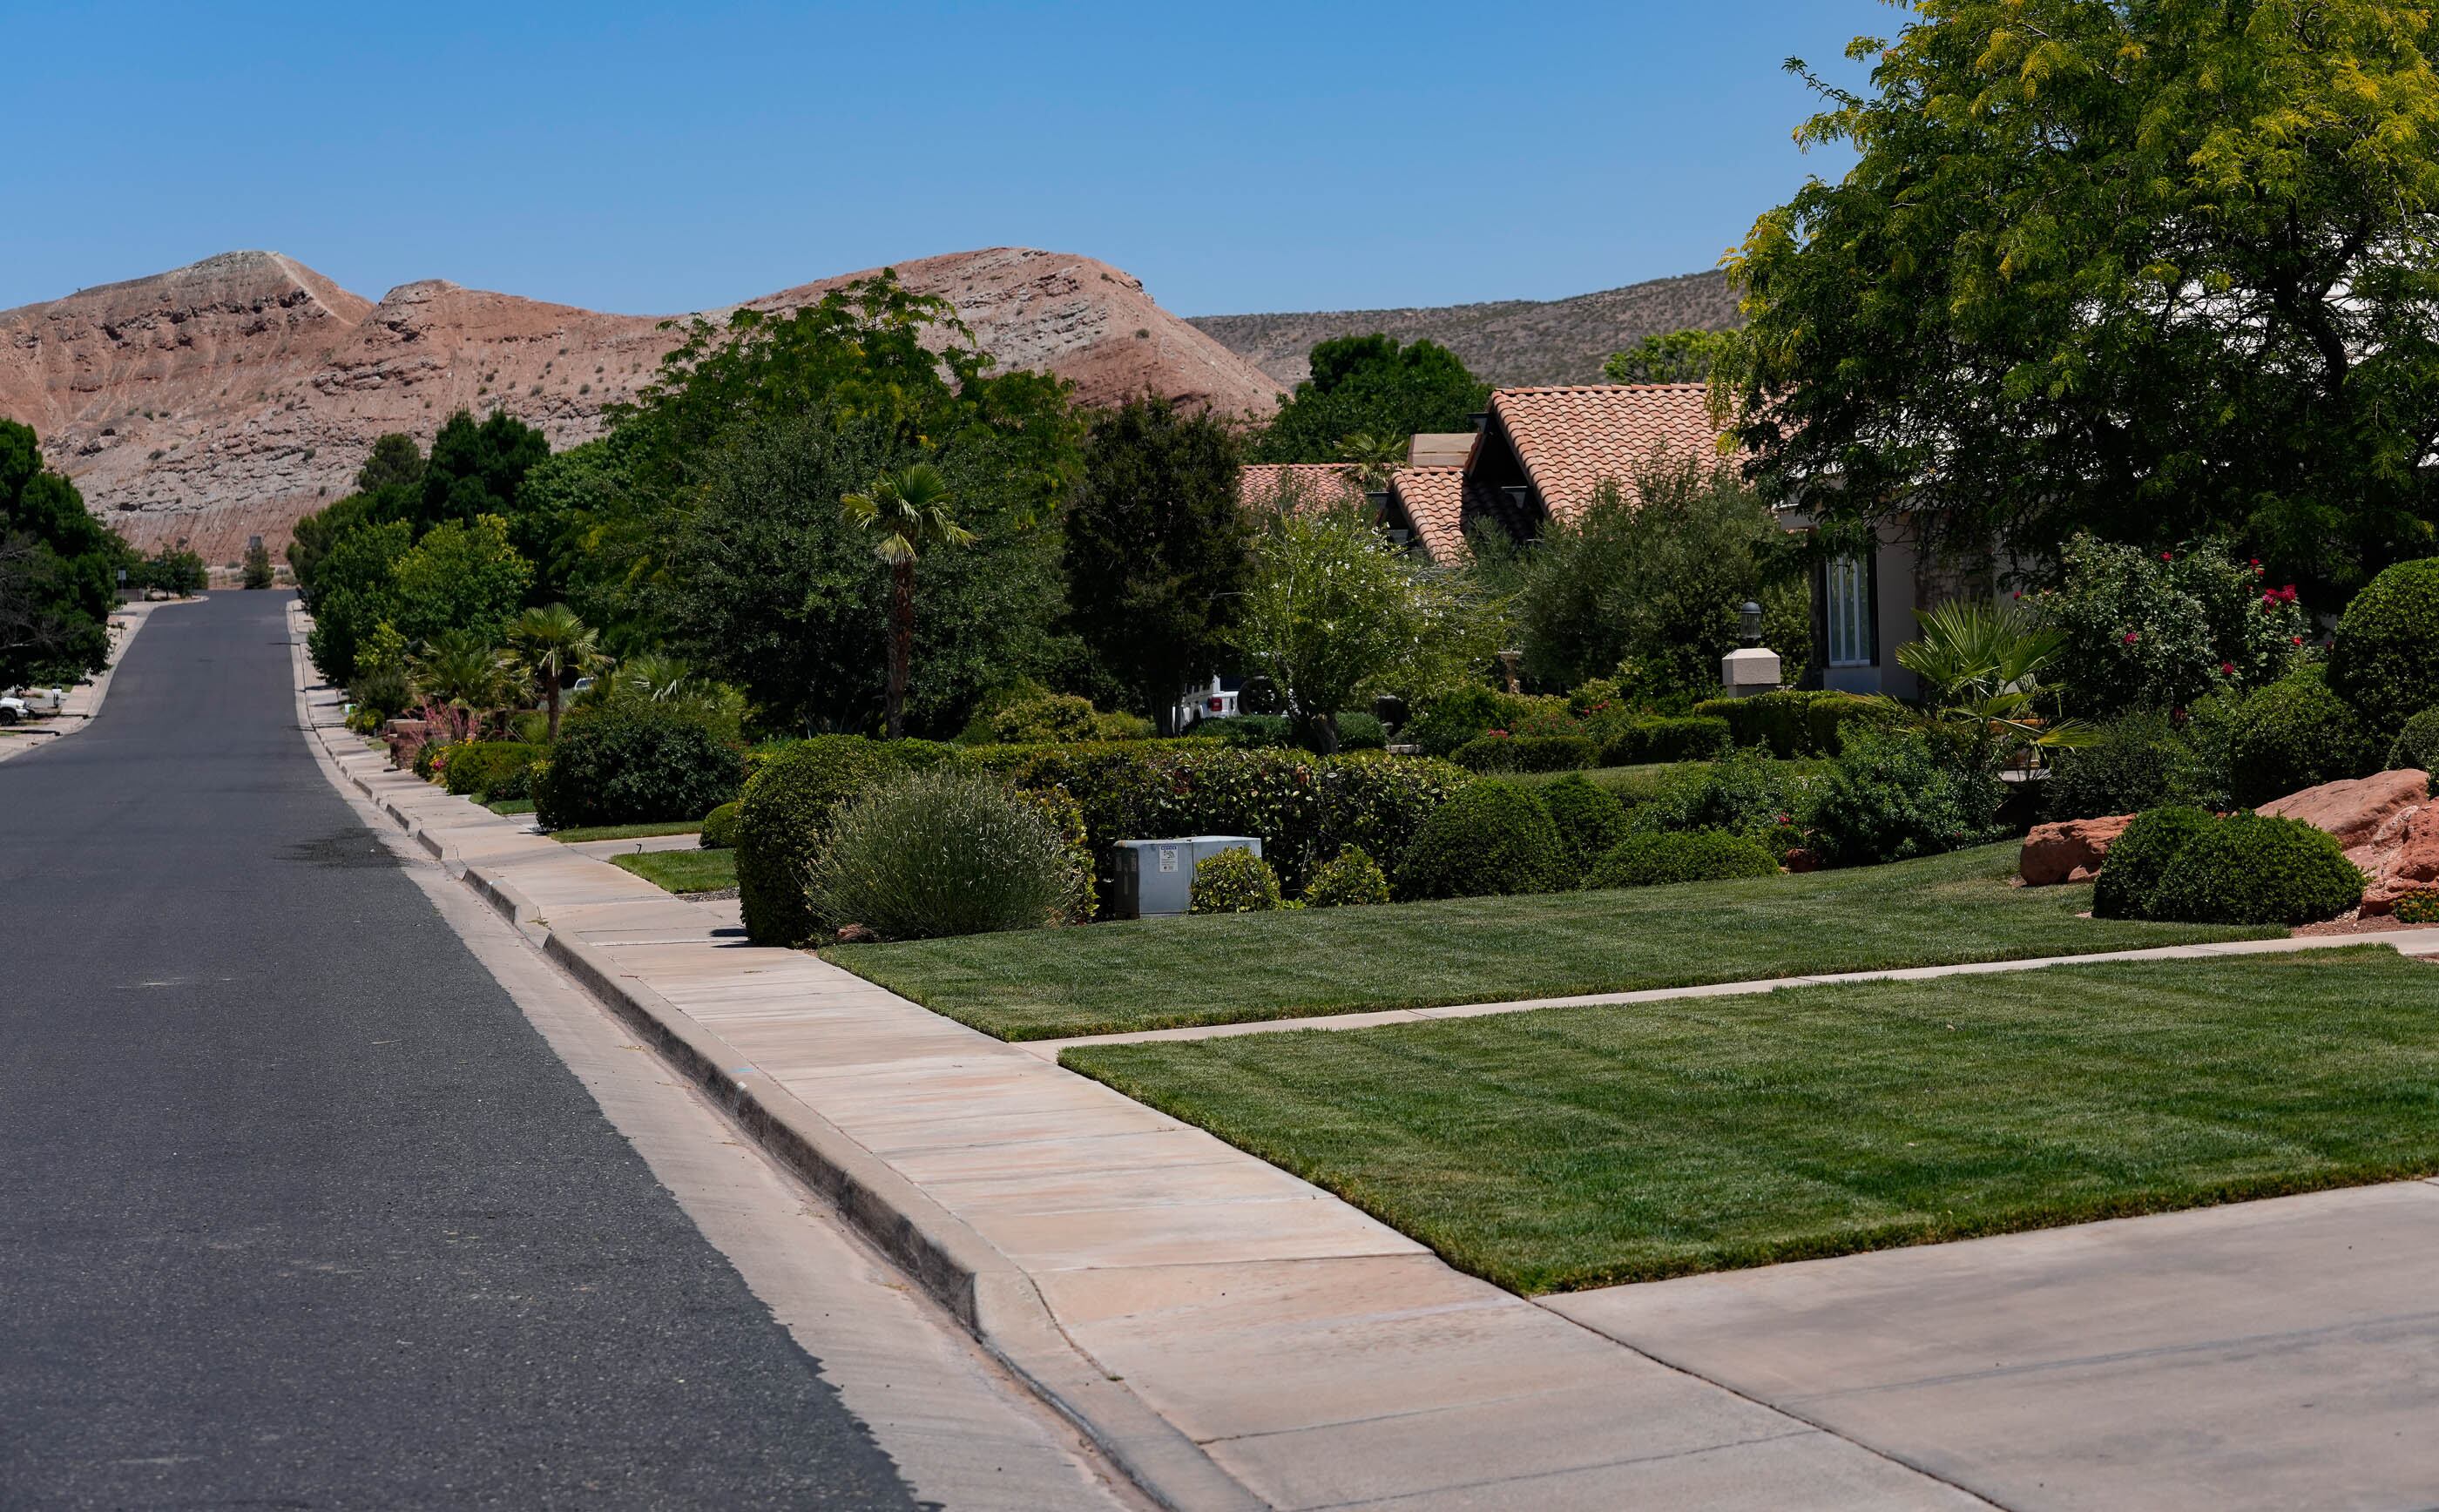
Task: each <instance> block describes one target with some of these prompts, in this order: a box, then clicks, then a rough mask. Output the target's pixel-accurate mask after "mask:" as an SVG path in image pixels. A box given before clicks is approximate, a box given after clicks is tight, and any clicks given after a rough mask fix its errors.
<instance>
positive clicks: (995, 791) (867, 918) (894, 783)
mask: <svg viewBox="0 0 2439 1512" xmlns="http://www.w3.org/2000/svg"><path fill="white" fill-rule="evenodd" d="M1076 886H1077V877H1076V872H1075V867H1074V865H1073V864H1072V863H1071V862H1070V860H1069V857H1068V853H1067V842H1066V838H1065V837H1064V836H1062V835H1061V834H1059V828H1058V827H1057V825H1055V824H1054V823H1053V822H1052V821H1051V819H1050V816H1049V815H1048V814H1046V813H1044V812H1043V811H1042V809H1041V806H1040V805H1038V804H1034V803H1031V802H1028V801H1026V800H1025V799H1024V797H1023V796H1021V795H1020V794H1017V793H1015V792H1010V791H1009V789H1008V787H1007V785H1006V783H1005V782H1003V781H1001V780H1000V779H999V778H997V777H995V776H993V775H991V774H988V773H984V772H974V771H969V770H965V769H962V768H960V767H957V766H954V765H935V766H933V767H930V768H928V769H924V770H920V771H912V772H909V771H903V770H901V771H899V772H898V773H894V774H890V775H888V776H887V777H886V778H885V779H884V780H881V781H880V782H877V783H875V784H873V785H871V786H870V787H868V788H866V789H865V790H864V791H863V792H862V793H860V794H858V795H857V796H854V797H852V798H849V799H847V800H846V801H845V802H844V803H843V804H841V805H840V806H839V807H838V809H837V811H836V812H835V813H834V814H833V815H832V816H831V817H830V820H829V823H828V827H827V833H826V835H825V839H824V844H823V846H822V849H821V853H820V855H819V857H818V858H817V859H816V860H815V862H814V863H813V865H812V867H811V871H810V876H809V877H808V878H807V879H806V899H807V905H808V907H809V909H810V912H811V914H812V915H813V916H814V918H815V919H816V920H817V921H818V922H819V923H820V924H821V925H822V926H824V927H825V928H827V929H829V930H838V929H841V928H844V927H846V926H848V925H861V926H863V928H865V929H868V930H870V931H872V932H873V933H874V934H878V935H880V936H881V938H883V939H905V940H918V939H933V938H938V937H941V936H947V935H963V934H991V933H995V932H998V931H1003V930H1029V929H1041V928H1045V927H1047V926H1050V925H1053V924H1057V923H1060V922H1063V921H1064V920H1065V919H1066V917H1067V916H1068V915H1069V913H1070V911H1071V910H1072V909H1073V907H1074V905H1075V901H1076Z"/></svg>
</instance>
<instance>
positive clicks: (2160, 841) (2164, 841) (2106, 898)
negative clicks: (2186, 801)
mask: <svg viewBox="0 0 2439 1512" xmlns="http://www.w3.org/2000/svg"><path fill="white" fill-rule="evenodd" d="M2217 823H2218V820H2217V818H2216V816H2215V815H2212V814H2209V813H2205V812H2204V811H2202V810H2201V809H2189V808H2184V807H2181V806H2179V807H2171V808H2163V809H2145V810H2144V811H2143V812H2141V813H2139V814H2136V815H2135V816H2134V822H2133V823H2132V824H2130V825H2127V827H2126V832H2125V833H2124V834H2122V835H2119V836H2118V837H2117V839H2116V841H2115V842H2114V843H2112V844H2111V845H2110V847H2109V856H2108V859H2107V860H2105V861H2103V862H2102V863H2100V877H2099V880H2098V881H2095V882H2093V883H2092V916H2093V917H2095V918H2149V917H2150V916H2151V895H2152V894H2154V893H2156V892H2158V891H2159V890H2160V879H2161V878H2162V877H2163V876H2165V875H2167V871H2168V863H2170V862H2172V861H2175V860H2176V859H2177V852H2178V851H2181V850H2182V849H2184V848H2185V842H2187V841H2189V840H2191V839H2193V838H2194V837H2195V836H2196V835H2199V834H2200V833H2201V832H2202V831H2203V830H2205V829H2208V828H2210V827H2212V826H2213V825H2216V824H2217Z"/></svg>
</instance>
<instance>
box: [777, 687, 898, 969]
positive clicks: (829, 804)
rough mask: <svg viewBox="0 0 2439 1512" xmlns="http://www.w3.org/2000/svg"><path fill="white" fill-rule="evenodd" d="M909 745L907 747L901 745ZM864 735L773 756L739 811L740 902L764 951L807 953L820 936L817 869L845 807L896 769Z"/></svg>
mask: <svg viewBox="0 0 2439 1512" xmlns="http://www.w3.org/2000/svg"><path fill="white" fill-rule="evenodd" d="M901 743H902V742H901ZM880 753H881V746H880V745H879V744H878V743H877V742H874V741H871V740H867V739H865V738H863V737H862V736H860V735H824V736H816V737H815V738H812V739H810V740H801V741H798V742H797V743H795V744H793V745H791V746H789V747H787V748H786V749H785V750H783V751H780V752H778V753H776V754H775V755H774V756H771V757H770V758H769V759H768V760H766V761H764V762H763V764H762V770H760V771H759V772H757V773H756V774H754V777H753V780H752V781H750V782H748V783H746V784H745V793H744V796H742V797H741V798H739V800H738V804H737V894H738V901H739V905H740V907H741V908H742V910H743V913H744V916H745V934H746V936H747V937H748V938H750V939H752V940H753V941H754V943H755V944H757V945H802V944H804V943H805V942H806V941H807V940H810V939H812V938H813V937H814V936H815V935H817V934H820V933H821V920H820V919H819V918H817V917H815V916H814V914H813V911H812V908H811V906H810V904H809V903H808V902H807V901H806V898H805V887H806V884H807V882H808V881H810V879H811V876H812V869H813V861H814V859H815V858H816V857H817V856H819V855H820V854H821V848H822V836H823V834H824V833H825V832H826V831H827V830H828V827H829V822H830V815H831V813H832V811H833V810H835V809H837V808H838V807H839V805H841V804H843V803H845V802H846V801H847V800H848V799H849V798H852V797H854V796H856V795H857V794H858V793H861V792H863V791H864V790H865V789H866V788H869V787H871V786H872V785H873V783H874V781H875V780H876V779H878V778H879V777H880V775H881V774H882V773H883V772H884V771H887V770H890V769H891V767H892V765H893V763H891V762H890V761H888V760H885V759H884V758H883V757H882V756H881V754H880Z"/></svg>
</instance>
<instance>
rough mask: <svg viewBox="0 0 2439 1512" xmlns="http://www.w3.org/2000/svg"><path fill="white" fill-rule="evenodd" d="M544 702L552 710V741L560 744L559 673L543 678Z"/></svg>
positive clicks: (554, 743)
mask: <svg viewBox="0 0 2439 1512" xmlns="http://www.w3.org/2000/svg"><path fill="white" fill-rule="evenodd" d="M542 697H543V704H544V706H546V707H547V708H548V709H549V710H550V743H551V744H553V745H557V744H559V674H558V673H556V672H553V673H552V674H551V675H550V676H549V677H547V678H544V679H543V695H542Z"/></svg>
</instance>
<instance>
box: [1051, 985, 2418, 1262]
mask: <svg viewBox="0 0 2439 1512" xmlns="http://www.w3.org/2000/svg"><path fill="white" fill-rule="evenodd" d="M1060 1059H1061V1063H1062V1064H1064V1065H1067V1066H1069V1067H1071V1068H1073V1069H1075V1070H1077V1071H1080V1072H1083V1073H1084V1074H1086V1075H1088V1076H1095V1077H1098V1078H1099V1079H1101V1080H1103V1081H1106V1082H1108V1083H1110V1084H1111V1085H1113V1086H1114V1087H1117V1088H1119V1089H1120V1090H1122V1091H1124V1092H1126V1093H1128V1094H1130V1095H1132V1096H1134V1097H1137V1098H1139V1099H1141V1100H1142V1101H1144V1102H1147V1103H1149V1104H1151V1105H1152V1106H1153V1107H1156V1108H1160V1109H1163V1110H1165V1111H1166V1112H1170V1113H1172V1114H1175V1115H1176V1116H1178V1117H1180V1118H1183V1119H1185V1120H1187V1121H1188V1122H1191V1123H1196V1124H1200V1125H1202V1127H1203V1128H1205V1129H1208V1130H1212V1131H1213V1132H1214V1133H1217V1134H1219V1135H1220V1137H1221V1138H1223V1139H1226V1140H1228V1141H1230V1142H1231V1143H1233V1144H1235V1145H1237V1146H1239V1147H1243V1148H1245V1149H1247V1150H1250V1151H1252V1152H1253V1153H1255V1154H1256V1155H1259V1156H1261V1157H1263V1158H1264V1159H1266V1160H1269V1161H1272V1162H1273V1163H1275V1164H1277V1165H1282V1166H1284V1167H1286V1168H1287V1169H1289V1170H1291V1171H1293V1172H1295V1173H1296V1174H1298V1175H1300V1176H1303V1177H1305V1178H1307V1179H1308V1180H1310V1181H1312V1182H1315V1183H1318V1184H1320V1185H1322V1186H1325V1187H1327V1188H1328V1189H1329V1190H1331V1191H1333V1192H1336V1193H1338V1194H1339V1195H1340V1196H1342V1197H1344V1198H1345V1199H1347V1200H1348V1201H1351V1202H1353V1203H1355V1204H1356V1205H1357V1206H1359V1207H1362V1208H1363V1209H1365V1210H1366V1211H1368V1212H1370V1213H1372V1214H1373V1215H1375V1216H1376V1217H1378V1218H1381V1219H1382V1220H1384V1221H1386V1222H1388V1223H1390V1224H1392V1225H1394V1226H1396V1227H1397V1228H1398V1229H1401V1230H1403V1231H1404V1232H1405V1233H1407V1234H1409V1235H1412V1236H1414V1237H1415V1238H1416V1239H1419V1240H1421V1241H1422V1242H1424V1243H1426V1244H1429V1245H1430V1246H1431V1247H1432V1248H1433V1249H1434V1250H1436V1251H1438V1252H1439V1254H1442V1255H1443V1256H1445V1257H1446V1258H1447V1259H1448V1260H1449V1261H1450V1262H1451V1263H1452V1264H1454V1265H1457V1266H1459V1267H1461V1268H1463V1269H1465V1270H1468V1271H1470V1272H1475V1273H1476V1274H1479V1275H1482V1276H1485V1277H1487V1278H1488V1279H1489V1280H1492V1281H1495V1282H1497V1283H1499V1284H1500V1285H1502V1286H1505V1287H1508V1288H1511V1289H1513V1290H1519V1291H1523V1292H1537V1291H1548V1290H1568V1289H1573V1288H1580V1287H1591V1286H1601V1285H1606V1284H1609V1283H1612V1282H1620V1281H1634V1280H1645V1279H1650V1278H1655V1277H1660V1276H1670V1275H1678V1274H1682V1273H1685V1272H1697V1271H1714V1270H1723V1269H1729V1268H1734V1267H1738V1266H1752V1265H1762V1264H1767V1263H1771V1262H1774V1261H1780V1260H1792V1259H1802V1258H1808V1257H1813V1256H1819V1255H1829V1254H1844V1253H1848V1252H1851V1251H1858V1250H1871V1249H1880V1248H1886V1247H1890V1246H1895V1245H1904V1244H1919V1243H1926V1242H1932V1241H1936V1240H1945V1239H1954V1238H1962V1237H1967V1236H1974V1235H1982V1234H1994V1233H2001V1232H2006V1231H2011V1230H2018V1229H2028V1228H2039V1227H2045V1226H2049V1225H2052V1224H2058V1223H2071V1222H2078V1221H2083V1220H2086V1219H2091V1218H2108V1217H2116V1216H2122V1215H2127V1214H2135V1213H2151V1212H2159V1211H2163V1210H2167V1209H2172V1208H2181V1207H2194V1206H2199V1205H2203V1204H2208V1203H2213V1202H2224V1201H2238V1200H2242V1199H2249V1198H2256V1197H2268V1196H2275V1195H2279V1194H2282V1193H2288V1192H2300V1191H2308V1190H2313V1189H2317V1188H2321V1187H2327V1186H2339V1185H2347V1184H2353V1183H2363V1182H2373V1181H2382V1180H2389V1179H2402V1178H2408V1177H2418V1176H2425V1175H2429V1174H2430V1173H2432V1172H2434V1171H2439V968H2435V967H2433V966H2430V965H2426V964H2423V963H2421V962H2416V961H2411V960H2407V959H2405V958H2403V957H2400V956H2398V955H2396V954H2395V953H2394V952H2392V951H2389V950H2386V949H2384V948H2379V947H2358V948H2353V949H2346V950H2336V951H2325V952H2320V951H2316V952H2301V953H2297V954H2293V955H2265V956H2250V957H2220V958H2216V959H2209V960H2199V961H2172V962H2140V963H2136V962H2120V963H2111V964H2102V965H2094V966H2074V967H2053V968H2048V969H2041V970H2035V971H2024V972H2011V973H2005V974H1993V975H1975V976H1959V977H1951V978H1945V979H1940V980H1937V981H1932V982H1918V983H1866V984H1857V985H1852V986H1840V987H1798V988H1789V989H1786V990H1782V991H1779V992H1774V993H1770V994H1767V995H1764V996H1757V997H1738V998H1724V999H1684V1000H1670V1001H1665V1002H1661V1003H1654V1004H1644V1005H1630V1006H1628V1005H1619V1006H1608V1007H1591V1008H1552V1009H1544V1010H1540V1011H1537V1012H1531V1013H1520V1014H1515V1015H1511V1016H1503V1017H1497V1018H1486V1019H1472V1020H1448V1021H1441V1022H1437V1023H1427V1024H1415V1025H1398V1026H1394V1027H1387V1028H1376V1029H1356V1030H1346V1031H1327V1030H1301V1031H1295V1032H1287V1033H1278V1034H1260V1035H1246V1036H1239V1037H1233V1038H1227V1039H1218V1040H1205V1041H1163V1042H1155V1043H1148V1044H1117V1045H1079V1046H1075V1047H1072V1048H1070V1049H1068V1050H1067V1051H1066V1052H1065V1053H1064V1054H1063V1055H1062V1056H1061V1058H1060Z"/></svg>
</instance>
